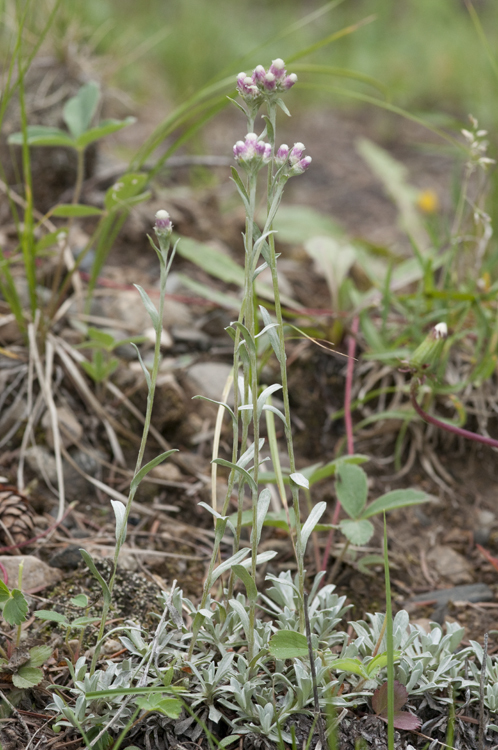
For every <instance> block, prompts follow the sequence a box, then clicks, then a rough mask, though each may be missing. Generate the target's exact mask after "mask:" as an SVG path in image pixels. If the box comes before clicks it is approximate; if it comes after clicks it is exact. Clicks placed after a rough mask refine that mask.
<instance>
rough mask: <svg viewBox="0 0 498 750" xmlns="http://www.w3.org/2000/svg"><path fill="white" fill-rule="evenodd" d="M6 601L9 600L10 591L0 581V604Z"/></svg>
mask: <svg viewBox="0 0 498 750" xmlns="http://www.w3.org/2000/svg"><path fill="white" fill-rule="evenodd" d="M7 599H10V589H9V587H8V586H6V585H5V583H4V582H3V581H1V580H0V603H2V602H6V601H7Z"/></svg>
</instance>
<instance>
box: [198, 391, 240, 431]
mask: <svg viewBox="0 0 498 750" xmlns="http://www.w3.org/2000/svg"><path fill="white" fill-rule="evenodd" d="M196 398H198V399H202V400H203V401H210V402H211V403H212V404H216V405H217V406H223V408H224V409H226V410H227V412H228V413H229V414H230V416H231V417H232V422H233V424H236V422H237V419H236V417H235V414H234V413H233V410H232V409H231V408H230V407H229V406H228V404H226V403H225V402H224V401H215V400H214V399H213V398H208V397H207V396H192V400H194V399H196Z"/></svg>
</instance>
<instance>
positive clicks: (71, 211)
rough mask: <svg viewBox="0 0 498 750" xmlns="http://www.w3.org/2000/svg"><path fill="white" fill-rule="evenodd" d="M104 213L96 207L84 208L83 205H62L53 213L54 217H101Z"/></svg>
mask: <svg viewBox="0 0 498 750" xmlns="http://www.w3.org/2000/svg"><path fill="white" fill-rule="evenodd" d="M102 214H103V211H102V210H101V209H100V208H96V207H95V206H84V205H83V204H81V203H79V204H76V205H75V204H73V203H60V204H59V205H58V206H56V208H54V210H53V211H52V216H61V217H69V216H101V215H102Z"/></svg>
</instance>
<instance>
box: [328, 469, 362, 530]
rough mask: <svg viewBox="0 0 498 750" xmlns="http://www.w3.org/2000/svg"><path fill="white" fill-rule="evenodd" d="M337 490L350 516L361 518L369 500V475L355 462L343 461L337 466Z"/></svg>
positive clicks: (341, 502) (339, 498)
mask: <svg viewBox="0 0 498 750" xmlns="http://www.w3.org/2000/svg"><path fill="white" fill-rule="evenodd" d="M335 491H336V493H337V499H338V500H339V502H340V504H341V505H342V507H343V508H344V510H345V511H346V513H347V514H348V516H350V518H359V517H360V516H361V515H362V511H363V508H364V507H365V503H366V502H367V495H368V485H367V475H366V474H365V472H364V471H363V469H361V468H360V467H359V466H356V465H355V464H347V463H341V464H340V465H339V466H338V467H337V471H336V481H335Z"/></svg>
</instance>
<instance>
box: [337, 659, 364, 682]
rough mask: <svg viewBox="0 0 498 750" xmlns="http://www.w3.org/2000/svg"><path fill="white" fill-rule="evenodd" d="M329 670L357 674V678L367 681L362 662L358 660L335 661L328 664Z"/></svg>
mask: <svg viewBox="0 0 498 750" xmlns="http://www.w3.org/2000/svg"><path fill="white" fill-rule="evenodd" d="M330 668H331V669H333V670H337V671H339V672H348V673H351V674H357V675H358V676H359V677H363V678H364V679H365V680H368V674H367V672H366V670H365V667H364V666H363V662H361V661H360V660H359V659H335V660H334V661H332V662H330Z"/></svg>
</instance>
